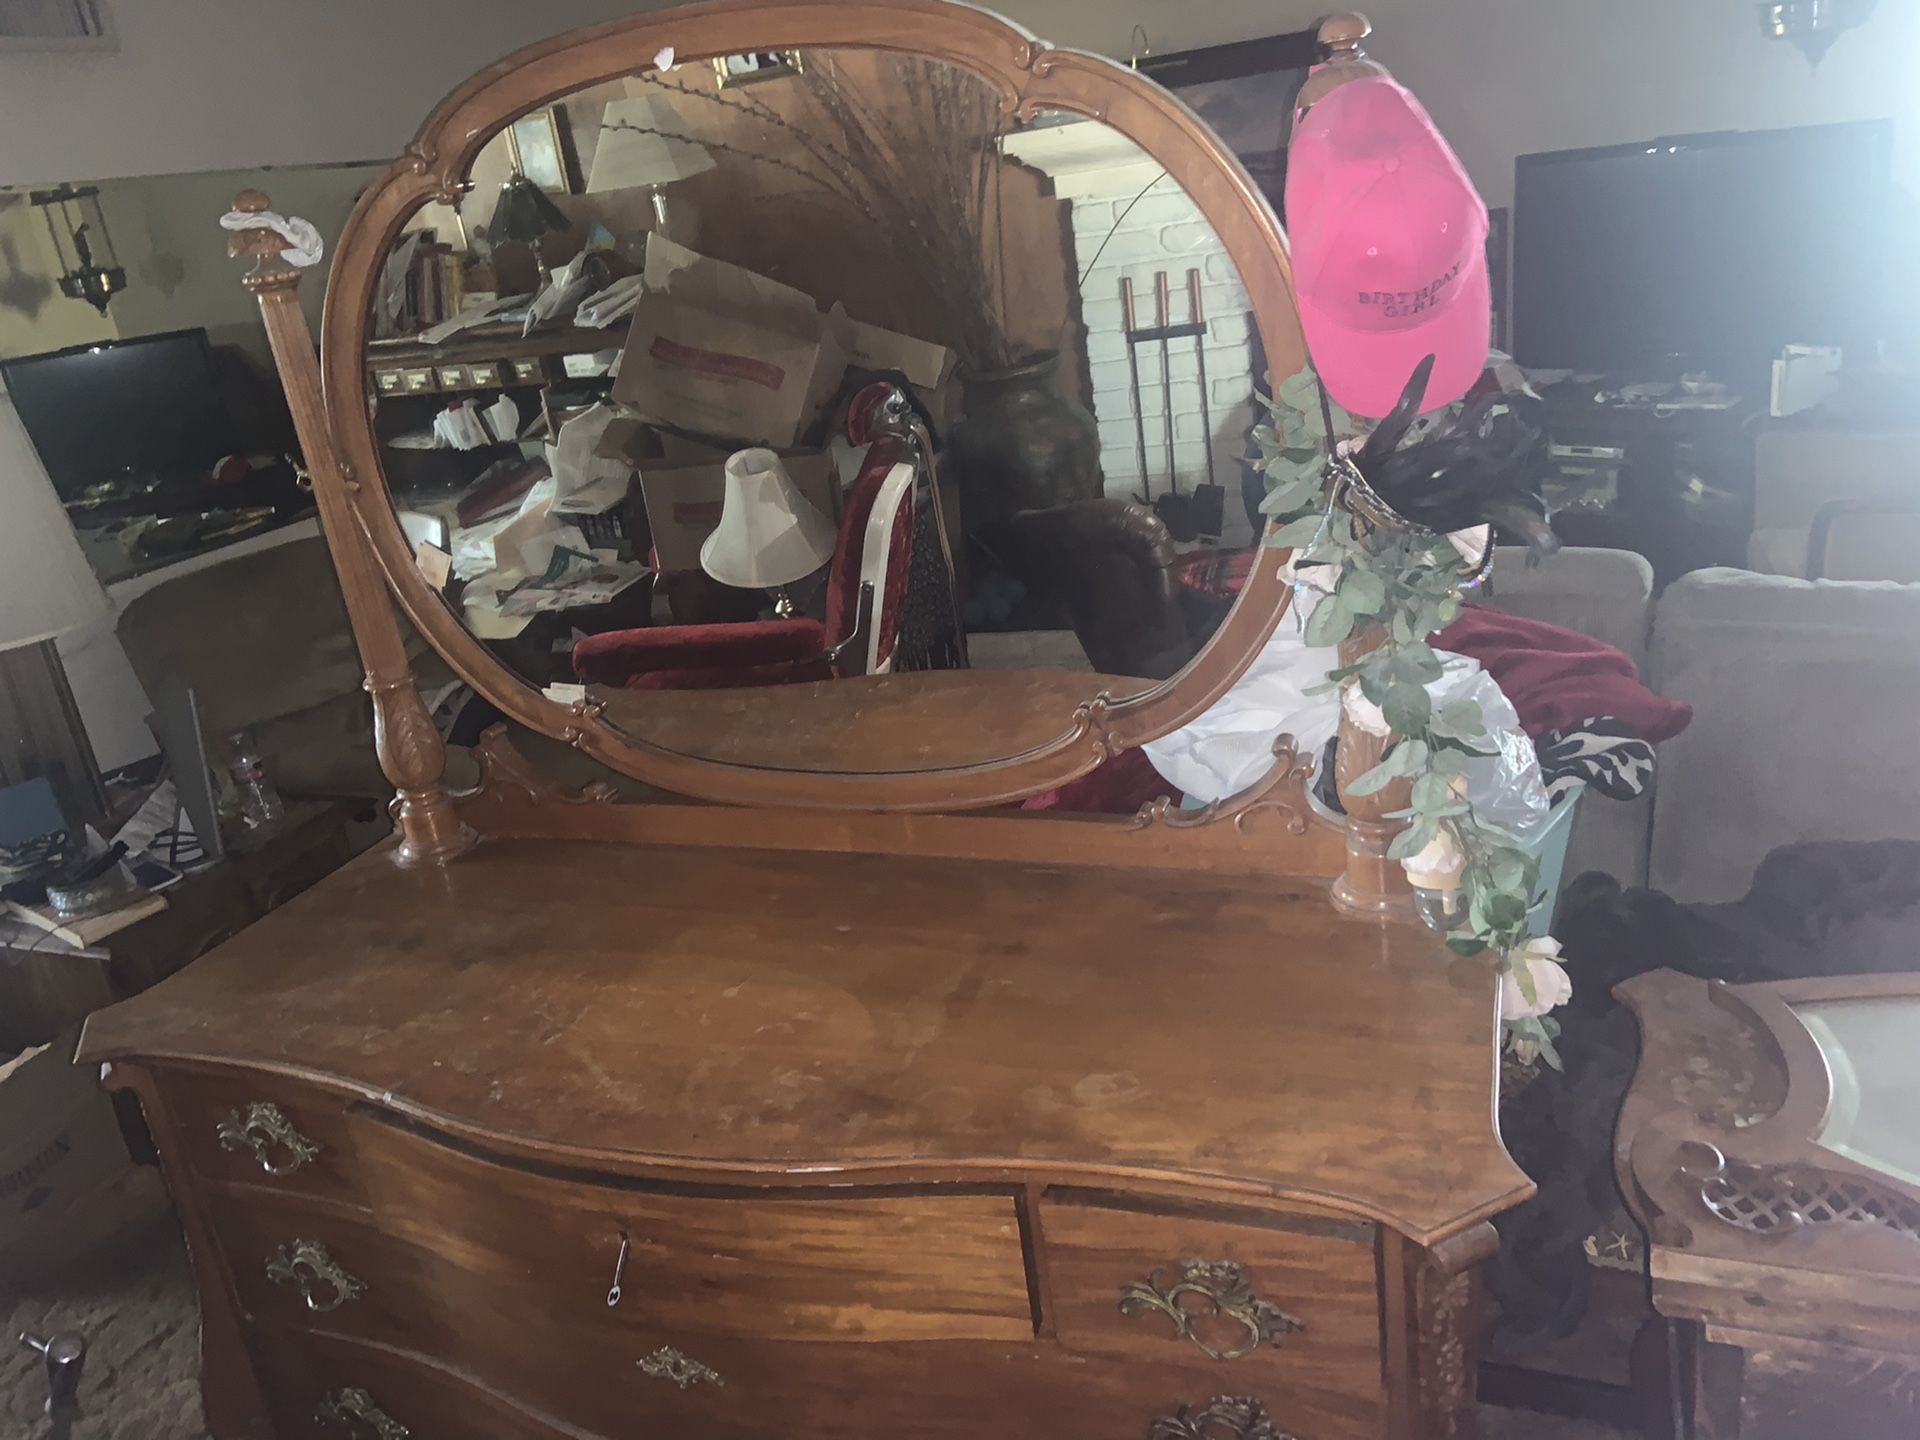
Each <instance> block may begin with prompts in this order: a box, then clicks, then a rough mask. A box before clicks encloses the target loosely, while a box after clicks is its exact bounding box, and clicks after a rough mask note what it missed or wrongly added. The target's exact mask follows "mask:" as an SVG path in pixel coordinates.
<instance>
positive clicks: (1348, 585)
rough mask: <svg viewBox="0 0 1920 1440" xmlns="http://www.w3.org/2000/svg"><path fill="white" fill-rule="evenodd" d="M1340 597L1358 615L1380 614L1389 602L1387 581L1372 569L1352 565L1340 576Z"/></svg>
mask: <svg viewBox="0 0 1920 1440" xmlns="http://www.w3.org/2000/svg"><path fill="white" fill-rule="evenodd" d="M1340 598H1341V599H1342V600H1344V601H1346V602H1347V604H1348V606H1349V607H1351V609H1352V610H1353V612H1354V613H1355V614H1356V615H1375V614H1378V613H1379V612H1380V611H1381V610H1382V609H1384V608H1385V606H1386V603H1387V582H1386V581H1384V580H1382V579H1381V578H1380V577H1379V576H1378V575H1376V574H1374V573H1373V572H1372V571H1371V570H1364V569H1362V568H1361V567H1359V566H1358V565H1354V566H1351V567H1349V568H1348V570H1347V573H1346V574H1345V575H1342V576H1341V577H1340Z"/></svg>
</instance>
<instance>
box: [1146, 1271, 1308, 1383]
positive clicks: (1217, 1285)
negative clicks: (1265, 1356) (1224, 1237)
mask: <svg viewBox="0 0 1920 1440" xmlns="http://www.w3.org/2000/svg"><path fill="white" fill-rule="evenodd" d="M1160 1274H1161V1272H1160V1271H1159V1270H1158V1269H1155V1270H1154V1271H1153V1272H1152V1273H1151V1274H1150V1275H1148V1276H1147V1278H1146V1279H1145V1280H1136V1281H1134V1283H1133V1284H1131V1285H1128V1286H1126V1287H1125V1288H1124V1289H1122V1290H1121V1292H1120V1313H1121V1314H1122V1315H1138V1314H1141V1313H1142V1312H1144V1311H1148V1310H1157V1311H1159V1312H1160V1313H1161V1314H1162V1315H1165V1316H1166V1317H1167V1318H1168V1319H1169V1320H1171V1321H1173V1333H1174V1337H1175V1338H1176V1339H1185V1340H1191V1341H1192V1342H1193V1343H1194V1345H1195V1346H1196V1347H1197V1348H1198V1349H1199V1350H1200V1351H1201V1353H1203V1354H1204V1355H1206V1356H1208V1357H1209V1358H1210V1359H1214V1360H1238V1359H1240V1358H1241V1357H1242V1356H1244V1355H1251V1354H1252V1353H1253V1352H1254V1351H1255V1350H1258V1349H1259V1348H1260V1347H1261V1346H1262V1345H1278V1344H1279V1343H1280V1342H1281V1341H1282V1340H1283V1339H1285V1338H1286V1337H1287V1336H1289V1335H1294V1334H1298V1333H1299V1332H1300V1331H1302V1330H1304V1329H1306V1328H1307V1327H1306V1325H1305V1323H1304V1322H1302V1321H1300V1320H1298V1319H1296V1318H1295V1317H1293V1316H1292V1315H1289V1314H1288V1313H1287V1312H1286V1311H1284V1310H1282V1309H1281V1308H1280V1307H1279V1306H1278V1305H1274V1304H1270V1303H1269V1302H1267V1301H1265V1300H1262V1299H1261V1298H1260V1297H1259V1296H1258V1295H1255V1294H1254V1293H1253V1282H1252V1281H1251V1280H1249V1279H1248V1278H1247V1272H1246V1268H1245V1267H1244V1266H1242V1265H1240V1264H1238V1263H1236V1262H1235V1261H1232V1260H1185V1261H1182V1262H1181V1264H1180V1278H1179V1280H1178V1281H1177V1282H1175V1283H1174V1284H1172V1285H1166V1286H1163V1285H1162V1284H1161V1281H1160ZM1188 1295H1197V1296H1199V1297H1200V1298H1201V1299H1202V1300H1205V1301H1207V1302H1208V1303H1210V1304H1211V1305H1212V1307H1213V1309H1212V1310H1211V1312H1209V1311H1206V1310H1199V1309H1197V1308H1196V1309H1193V1310H1190V1309H1188V1308H1187V1307H1186V1306H1185V1305H1183V1304H1181V1303H1180V1302H1181V1300H1182V1299H1183V1298H1184V1297H1186V1296H1188ZM1209 1313H1211V1314H1213V1315H1220V1316H1224V1317H1225V1318H1227V1319H1228V1320H1232V1321H1235V1322H1236V1323H1238V1324H1239V1325H1241V1326H1243V1327H1245V1329H1246V1332H1247V1335H1246V1340H1245V1341H1244V1343H1242V1344H1240V1345H1238V1346H1236V1347H1235V1348H1234V1349H1231V1350H1216V1349H1215V1348H1214V1347H1213V1346H1211V1345H1209V1344H1208V1343H1207V1342H1206V1341H1204V1340H1202V1339H1201V1338H1200V1337H1199V1336H1198V1335H1196V1334H1194V1332H1193V1322H1194V1320H1195V1319H1196V1318H1200V1319H1205V1318H1206V1317H1207V1316H1208V1314H1209Z"/></svg>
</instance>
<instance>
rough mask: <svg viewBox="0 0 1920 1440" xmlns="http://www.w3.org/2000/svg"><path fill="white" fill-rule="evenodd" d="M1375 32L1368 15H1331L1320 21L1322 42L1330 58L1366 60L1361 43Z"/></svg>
mask: <svg viewBox="0 0 1920 1440" xmlns="http://www.w3.org/2000/svg"><path fill="white" fill-rule="evenodd" d="M1372 33H1373V22H1372V21H1371V20H1369V19H1367V17H1366V16H1364V15H1361V14H1358V13H1355V14H1352V15H1329V16H1328V17H1327V18H1326V19H1324V20H1322V21H1321V22H1320V43H1321V45H1323V46H1325V47H1326V50H1327V58H1328V59H1329V60H1364V59H1365V58H1366V51H1364V50H1362V49H1361V48H1360V47H1361V43H1362V42H1363V41H1364V40H1365V39H1366V38H1367V37H1368V36H1369V35H1371V34H1372Z"/></svg>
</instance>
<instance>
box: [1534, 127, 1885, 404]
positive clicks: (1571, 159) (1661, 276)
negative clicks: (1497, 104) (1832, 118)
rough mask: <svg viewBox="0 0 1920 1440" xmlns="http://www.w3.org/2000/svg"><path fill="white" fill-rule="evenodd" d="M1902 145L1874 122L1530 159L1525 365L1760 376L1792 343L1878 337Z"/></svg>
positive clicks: (1748, 379)
mask: <svg viewBox="0 0 1920 1440" xmlns="http://www.w3.org/2000/svg"><path fill="white" fill-rule="evenodd" d="M1892 140H1893V127H1892V124H1891V122H1887V121H1863V122H1858V123H1854V124H1846V125H1819V126H1808V127H1805V128H1802V129H1795V130H1767V131H1753V132H1737V133H1726V134H1717V135H1691V136H1684V137H1678V138H1671V139H1664V140H1659V141H1644V142H1641V143H1639V144H1635V145H1616V146H1612V147H1609V148H1606V149H1600V150H1567V151H1560V152H1557V153H1554V154H1547V155H1523V156H1521V157H1520V159H1519V161H1518V162H1517V164H1516V167H1515V175H1514V215H1513V228H1514V237H1513V312H1514V352H1515V358H1516V359H1517V360H1519V362H1520V363H1521V364H1522V365H1525V366H1529V367H1539V368H1548V369H1570V370H1579V371H1593V372H1599V373H1602V374H1606V375H1610V376H1615V377H1620V378H1624V379H1635V378H1637V379H1647V380H1653V379H1671V378H1674V377H1676V376H1678V375H1679V374H1680V373H1682V372H1683V371H1688V370H1704V371H1706V372H1708V373H1709V374H1711V375H1712V376H1713V377H1714V378H1716V379H1720V380H1724V381H1727V382H1729V383H1733V384H1736V385H1740V386H1753V385H1759V384H1761V383H1762V382H1763V380H1764V378H1765V376H1766V374H1767V367H1768V366H1769V365H1770V364H1771V362H1772V361H1773V360H1774V359H1775V358H1777V356H1778V354H1779V351H1780V348H1781V347H1782V346H1783V345H1787V344H1809V345H1841V346H1845V347H1848V348H1850V349H1857V348H1859V347H1861V346H1864V345H1868V344H1870V343H1871V342H1872V341H1873V340H1874V339H1877V338H1878V337H1879V335H1880V333H1881V329H1880V327H1881V326H1882V324H1883V321H1884V311H1883V309H1882V306H1881V304H1880V278H1881V274H1882V269H1883V256H1884V255H1885V253H1886V249H1887V245H1888V240H1889V237H1888V233H1887V231H1888V225H1889V215H1890V208H1889V204H1888V200H1889V188H1890V180H1889V174H1890V168H1891V153H1892Z"/></svg>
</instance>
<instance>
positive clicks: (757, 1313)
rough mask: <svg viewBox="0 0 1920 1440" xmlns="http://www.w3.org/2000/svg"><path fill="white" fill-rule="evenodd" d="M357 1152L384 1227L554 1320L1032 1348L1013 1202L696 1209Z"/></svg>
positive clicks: (360, 1144)
mask: <svg viewBox="0 0 1920 1440" xmlns="http://www.w3.org/2000/svg"><path fill="white" fill-rule="evenodd" d="M355 1145H356V1149H357V1163H358V1165H359V1168H360V1177H361V1183H362V1184H363V1185H364V1186H365V1189H366V1193H367V1195H368V1197H369V1200H370V1202H371V1204H372V1205H373V1206H374V1208H375V1210H376V1211H377V1212H378V1214H379V1215H380V1217H381V1224H382V1228H383V1229H385V1230H386V1231H387V1232H388V1233H390V1234H392V1235H393V1236H395V1237H396V1238H399V1239H403V1240H406V1241H408V1242H410V1243H411V1244H412V1245H414V1246H416V1247H418V1248H419V1249H421V1250H423V1251H426V1252H428V1253H430V1254H432V1255H435V1256H438V1257H440V1259H441V1260H442V1261H443V1262H445V1263H446V1264H447V1265H449V1266H451V1267H453V1268H456V1269H458V1270H460V1271H462V1272H463V1273H465V1274H466V1275H468V1276H470V1277H476V1278H479V1279H481V1280H483V1281H484V1283H485V1284H486V1285H488V1286H489V1287H491V1288H492V1289H493V1290H495V1291H496V1292H498V1293H500V1294H502V1295H511V1296H513V1297H515V1303H516V1304H522V1305H525V1306H527V1307H531V1308H534V1309H537V1310H540V1311H544V1312H545V1313H546V1314H548V1315H549V1316H551V1317H552V1319H553V1320H554V1322H555V1323H560V1324H567V1325H571V1324H581V1323H587V1322H591V1323H592V1324H594V1325H595V1326H611V1327H614V1329H616V1330H620V1329H635V1330H639V1331H643V1332H645V1333H647V1334H654V1333H657V1332H659V1331H663V1330H664V1331H667V1332H670V1333H675V1334H679V1333H692V1334H704V1335H743V1336H754V1337H778V1338H784V1339H792V1340H828V1341H877V1340H936V1339H939V1340H959V1339H990V1340H991V1339H998V1340H1012V1339H1029V1338H1031V1337H1032V1335H1033V1310H1032V1304H1031V1300H1030V1298H1029V1293H1028V1288H1027V1277H1026V1263H1025V1256H1024V1253H1023V1250H1022V1247H1021V1241H1020V1229H1019V1223H1018V1220H1017V1217H1016V1214H1015V1210H1014V1203H1013V1199H1012V1197H1011V1196H1009V1195H995V1194H986V1195H969V1194H908V1195H901V1194H888V1193H880V1194H868V1195H863V1196H861V1197H859V1198H841V1197H838V1196H831V1195H828V1196H821V1197H818V1198H804V1199H797V1198H786V1197H783V1196H779V1195H778V1194H777V1192H776V1193H775V1194H773V1195H771V1196H770V1195H769V1194H768V1192H765V1191H760V1192H750V1191H741V1192H733V1191H717V1192H713V1193H708V1194H698V1195H694V1194H686V1193H672V1192H668V1191H663V1190H661V1189H660V1188H658V1187H646V1186H640V1185H637V1184H626V1185H622V1184H621V1183H620V1182H618V1181H616V1180H607V1181H604V1182H595V1181H590V1180H587V1179H585V1178H581V1179H574V1178H563V1177H560V1176H549V1175H539V1174H532V1173H529V1172H527V1171H524V1170H519V1169H514V1168H510V1167H508V1166H505V1165H500V1164H494V1163H491V1162H490V1161H487V1160H484V1159H479V1158H475V1157H473V1156H470V1155H467V1154H463V1153H459V1152H457V1151H455V1150H452V1149H449V1148H447V1147H445V1146H443V1145H441V1144H438V1143H435V1142H433V1141H429V1140H427V1139H424V1138H422V1137H420V1136H418V1135H414V1134H410V1133H407V1132H405V1131H403V1130H401V1129H399V1128H397V1127H391V1126H387V1125H381V1124H376V1123H367V1124H364V1125H362V1126H361V1127H360V1128H359V1129H358V1130H357V1131H356V1135H355ZM623 1234H624V1235H625V1236H626V1237H627V1240H628V1253H627V1259H626V1263H625V1265H624V1268H623V1269H622V1271H621V1275H620V1283H621V1296H622V1298H621V1303H620V1304H619V1305H618V1306H612V1307H610V1306H609V1305H608V1304H607V1299H608V1292H609V1288H610V1287H611V1286H612V1284H613V1283H614V1274H615V1269H616V1267H617V1266H618V1265H619V1253H620V1241H621V1236H622V1235H623Z"/></svg>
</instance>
